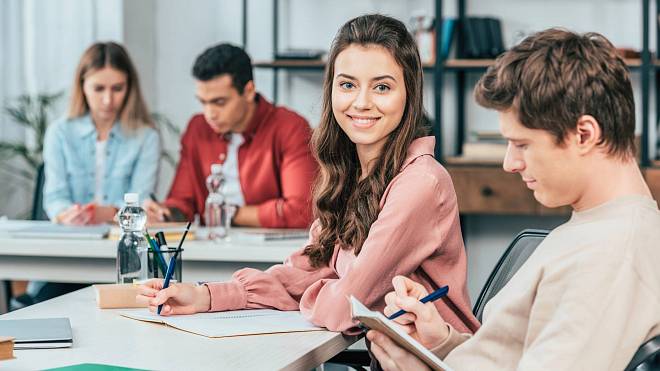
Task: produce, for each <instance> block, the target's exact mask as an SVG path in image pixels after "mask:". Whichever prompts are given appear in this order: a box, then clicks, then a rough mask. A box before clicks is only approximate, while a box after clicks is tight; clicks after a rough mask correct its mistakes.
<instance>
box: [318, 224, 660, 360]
mask: <svg viewBox="0 0 660 371" xmlns="http://www.w3.org/2000/svg"><path fill="white" fill-rule="evenodd" d="M548 233H549V231H547V230H542V229H525V230H524V231H522V232H520V233H519V234H518V235H517V236H516V237H515V238H514V239H513V241H511V244H509V247H507V249H506V251H505V252H504V254H502V257H501V258H500V260H499V261H498V262H497V264H496V265H495V268H493V271H492V272H491V274H490V276H489V277H488V280H486V284H485V285H484V287H483V288H482V289H481V293H480V294H479V298H478V299H477V302H476V303H475V305H474V308H473V310H472V312H473V313H474V315H475V317H477V319H478V320H479V322H481V319H482V316H483V311H484V307H485V306H486V303H487V302H488V301H489V300H490V299H492V298H493V297H494V296H495V295H497V293H498V292H499V291H500V290H501V289H502V288H503V287H504V286H505V285H506V284H507V282H509V280H510V279H511V277H513V275H514V274H515V273H516V272H517V271H518V269H520V267H521V266H522V265H523V264H524V263H525V261H527V258H529V257H530V256H531V255H532V253H533V252H534V250H536V247H538V245H539V244H540V243H541V242H542V241H543V239H544V238H545V237H546V236H547V235H548ZM328 362H330V363H340V364H344V365H347V366H349V367H353V368H355V369H357V370H366V369H365V368H364V367H366V366H369V364H370V362H371V360H370V358H369V354H368V353H367V351H364V350H357V349H356V350H345V351H343V352H341V353H339V354H338V355H336V356H335V357H333V358H331V359H330V360H329V361H328ZM650 370H660V335H659V336H656V337H655V338H653V339H650V340H648V341H647V342H646V343H644V344H642V346H640V347H639V349H638V350H637V352H636V353H635V355H634V356H633V358H632V360H631V361H630V363H629V364H628V366H626V369H625V371H650Z"/></svg>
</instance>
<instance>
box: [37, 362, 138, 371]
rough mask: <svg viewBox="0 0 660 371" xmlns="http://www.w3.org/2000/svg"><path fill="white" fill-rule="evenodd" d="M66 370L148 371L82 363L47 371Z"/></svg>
mask: <svg viewBox="0 0 660 371" xmlns="http://www.w3.org/2000/svg"><path fill="white" fill-rule="evenodd" d="M64 370H77V371H147V370H143V369H140V368H130V367H121V366H113V365H102V364H98V363H81V364H78V365H71V366H64V367H58V368H49V369H48V370H45V371H64Z"/></svg>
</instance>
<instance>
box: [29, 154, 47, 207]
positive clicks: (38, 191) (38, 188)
mask: <svg viewBox="0 0 660 371" xmlns="http://www.w3.org/2000/svg"><path fill="white" fill-rule="evenodd" d="M45 180H46V177H45V174H44V164H41V165H39V167H38V168H37V176H36V179H35V182H34V195H33V197H32V214H31V217H30V219H32V220H48V215H46V212H45V211H44V181H45Z"/></svg>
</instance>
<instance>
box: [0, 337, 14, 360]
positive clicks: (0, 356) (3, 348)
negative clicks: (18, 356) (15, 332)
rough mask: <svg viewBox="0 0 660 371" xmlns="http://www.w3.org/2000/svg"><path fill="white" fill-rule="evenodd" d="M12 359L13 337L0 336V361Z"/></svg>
mask: <svg viewBox="0 0 660 371" xmlns="http://www.w3.org/2000/svg"><path fill="white" fill-rule="evenodd" d="M6 359H14V338H13V337H10V336H0V361H4V360H6Z"/></svg>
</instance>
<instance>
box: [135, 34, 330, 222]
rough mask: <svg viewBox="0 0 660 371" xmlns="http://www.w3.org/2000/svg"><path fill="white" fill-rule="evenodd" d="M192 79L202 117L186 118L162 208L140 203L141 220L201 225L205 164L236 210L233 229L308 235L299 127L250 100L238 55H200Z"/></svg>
mask: <svg viewBox="0 0 660 371" xmlns="http://www.w3.org/2000/svg"><path fill="white" fill-rule="evenodd" d="M192 72H193V76H194V77H195V80H196V81H195V86H196V96H197V99H198V100H199V101H200V103H201V104H202V106H203V107H204V113H203V115H202V114H197V115H195V116H193V117H192V119H191V120H190V122H189V123H188V128H187V129H186V132H185V133H184V134H183V136H182V138H181V160H180V161H179V165H178V167H177V171H176V175H175V177H174V181H173V184H172V188H171V189H170V193H169V195H168V197H167V199H166V200H165V202H163V203H162V204H159V203H156V202H155V201H145V203H144V208H145V210H146V211H147V215H148V218H149V220H150V221H164V220H165V219H168V220H192V219H193V217H194V214H199V215H200V216H201V217H202V220H203V218H204V204H205V201H206V197H207V196H208V190H207V188H206V178H207V177H208V175H209V174H210V172H211V164H214V163H223V164H224V166H223V173H224V175H225V178H226V186H225V192H226V195H227V198H228V200H229V202H230V203H233V204H236V205H237V206H238V209H237V211H236V213H235V214H234V218H233V224H235V225H241V226H251V227H269V228H304V227H308V226H309V224H310V222H311V217H312V206H311V189H312V182H313V179H314V177H315V175H316V171H317V164H316V162H315V160H314V158H313V157H312V154H311V151H310V148H309V140H310V137H311V129H310V127H309V124H308V123H307V121H306V120H305V119H304V118H303V117H301V116H300V115H298V114H296V113H295V112H292V111H290V110H288V109H286V108H282V107H276V106H274V105H273V104H271V103H270V102H268V101H267V100H266V99H265V98H264V97H262V96H261V95H259V94H258V93H257V92H256V90H255V86H254V81H253V78H252V63H251V61H250V57H249V56H248V55H247V54H246V53H245V51H244V50H243V49H241V48H239V47H236V46H232V45H229V44H220V45H216V46H213V47H211V48H209V49H207V50H206V51H204V52H203V53H202V54H201V55H200V56H199V57H197V60H196V61H195V65H194V66H193V71H192Z"/></svg>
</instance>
